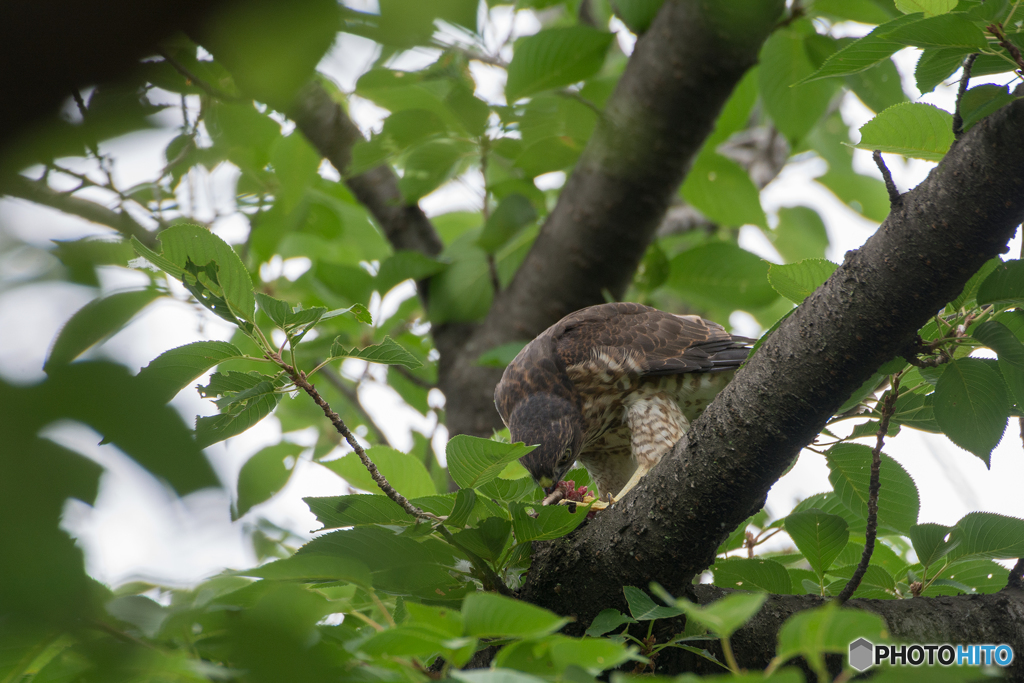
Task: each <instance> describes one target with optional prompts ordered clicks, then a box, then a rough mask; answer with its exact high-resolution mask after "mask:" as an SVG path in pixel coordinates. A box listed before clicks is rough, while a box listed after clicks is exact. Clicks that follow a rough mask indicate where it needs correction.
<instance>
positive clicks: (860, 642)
mask: <svg viewBox="0 0 1024 683" xmlns="http://www.w3.org/2000/svg"><path fill="white" fill-rule="evenodd" d="M874 654H875V646H874V645H872V644H871V641H869V640H866V639H865V638H858V639H857V640H855V641H853V642H852V643H850V666H852V667H853V668H854V669H856V670H857V671H864V670H865V669H867V668H869V667H870V666H871V665H872V664H873V663H874V660H875V657H874Z"/></svg>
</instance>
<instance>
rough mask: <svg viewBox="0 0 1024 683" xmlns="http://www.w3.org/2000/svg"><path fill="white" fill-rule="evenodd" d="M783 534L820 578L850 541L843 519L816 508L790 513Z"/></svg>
mask: <svg viewBox="0 0 1024 683" xmlns="http://www.w3.org/2000/svg"><path fill="white" fill-rule="evenodd" d="M786 531H787V532H788V533H789V535H790V537H791V538H792V539H793V542H794V543H796V547H797V548H799V549H800V552H801V553H803V554H804V557H806V558H807V561H808V562H809V563H810V564H811V568H812V569H814V571H815V573H817V575H818V576H819V577H822V576H824V575H825V570H827V569H828V568H829V567H830V566H832V562H834V561H835V559H836V558H837V557H839V553H841V552H842V551H843V548H845V547H846V543H847V541H849V540H850V531H849V526H848V525H847V523H846V520H845V519H843V518H842V517H839V516H838V515H830V514H827V513H825V512H822V511H821V510H817V509H811V510H807V511H806V512H794V513H791V514H790V515H789V516H788V517H786Z"/></svg>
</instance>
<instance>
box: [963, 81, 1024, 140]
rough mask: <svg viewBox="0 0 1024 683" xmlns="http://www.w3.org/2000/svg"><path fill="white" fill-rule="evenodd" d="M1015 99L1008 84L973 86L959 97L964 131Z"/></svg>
mask: <svg viewBox="0 0 1024 683" xmlns="http://www.w3.org/2000/svg"><path fill="white" fill-rule="evenodd" d="M1016 100H1017V96H1016V95H1013V94H1012V93H1010V88H1009V86H1006V85H994V84H992V83H985V84H984V85H976V86H974V87H973V88H971V89H970V90H968V91H966V92H965V93H964V96H963V97H962V98H961V99H960V116H961V117H963V121H964V124H963V129H964V131H965V132H966V131H968V130H970V129H971V127H972V126H973V125H974V124H976V123H977V122H978V121H981V120H982V119H983V118H985V117H986V116H988V115H989V114H991V113H993V112H995V111H996V110H997V109H1001V108H1002V107H1004V106H1006V105H1007V104H1010V103H1011V102H1015V101H1016Z"/></svg>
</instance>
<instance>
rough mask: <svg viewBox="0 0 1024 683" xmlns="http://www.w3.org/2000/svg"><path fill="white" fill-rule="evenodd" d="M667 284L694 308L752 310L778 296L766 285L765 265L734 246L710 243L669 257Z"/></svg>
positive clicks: (724, 243) (766, 269) (723, 243)
mask: <svg viewBox="0 0 1024 683" xmlns="http://www.w3.org/2000/svg"><path fill="white" fill-rule="evenodd" d="M671 264H672V272H671V274H670V275H669V278H668V282H667V285H668V286H669V287H670V288H672V289H674V290H676V291H677V292H678V293H679V294H680V295H682V296H683V297H684V298H685V299H686V300H688V301H690V302H691V303H693V304H694V305H697V306H707V307H712V308H716V307H722V308H728V309H729V310H732V309H733V308H742V309H744V310H754V309H758V308H763V307H765V306H768V305H769V304H771V303H772V302H773V301H775V300H776V299H777V298H778V294H776V293H775V290H774V289H772V286H771V285H770V284H769V283H768V277H767V276H768V264H767V263H766V262H765V261H762V260H761V259H760V258H758V257H757V256H755V255H754V254H751V253H750V252H749V251H746V250H744V249H741V248H740V247H738V246H736V245H735V244H730V243H726V242H712V243H710V244H704V245H701V246H699V247H695V248H693V249H688V250H686V251H684V252H682V253H680V254H677V255H676V256H675V257H673V258H672V261H671Z"/></svg>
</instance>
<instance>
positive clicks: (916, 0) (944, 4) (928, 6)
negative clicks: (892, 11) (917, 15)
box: [896, 0, 957, 17]
mask: <svg viewBox="0 0 1024 683" xmlns="http://www.w3.org/2000/svg"><path fill="white" fill-rule="evenodd" d="M956 3H957V0H896V9H898V10H899V11H901V12H903V13H904V14H913V13H914V12H924V15H925V16H926V17H933V16H935V15H936V14H945V13H946V12H951V11H953V8H954V7H956Z"/></svg>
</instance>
